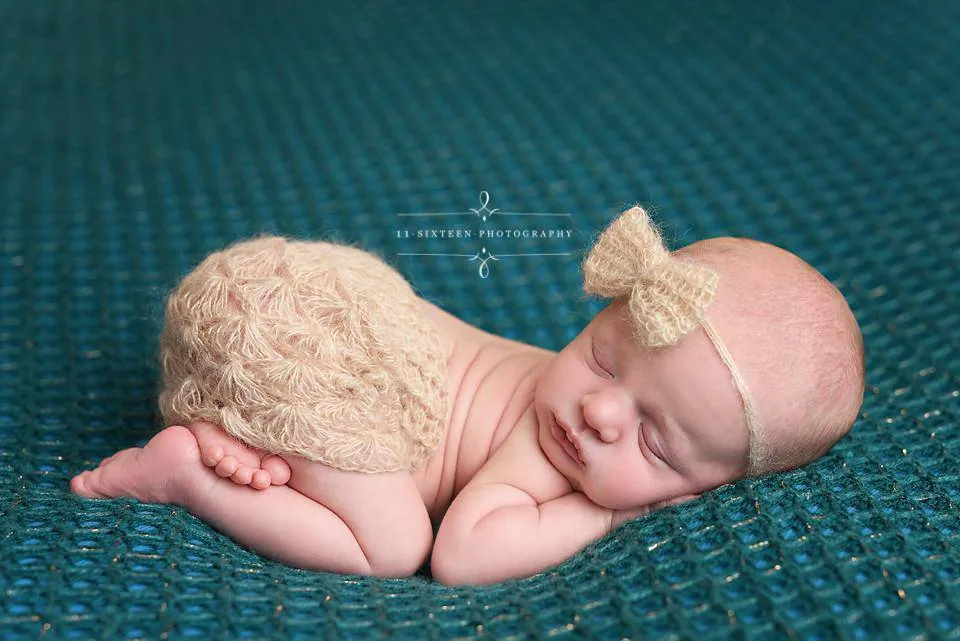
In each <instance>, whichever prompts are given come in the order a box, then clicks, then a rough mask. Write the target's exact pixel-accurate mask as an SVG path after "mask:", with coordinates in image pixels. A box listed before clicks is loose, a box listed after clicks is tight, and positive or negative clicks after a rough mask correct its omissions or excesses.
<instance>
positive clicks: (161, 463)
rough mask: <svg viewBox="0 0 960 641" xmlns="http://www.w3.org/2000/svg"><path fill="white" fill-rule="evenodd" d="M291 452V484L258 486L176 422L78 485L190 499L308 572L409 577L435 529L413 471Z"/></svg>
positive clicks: (199, 510)
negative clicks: (238, 479)
mask: <svg viewBox="0 0 960 641" xmlns="http://www.w3.org/2000/svg"><path fill="white" fill-rule="evenodd" d="M283 458H284V460H286V461H287V463H288V464H289V465H290V470H291V476H290V480H289V482H288V483H287V485H276V486H270V487H267V488H266V489H262V490H256V489H252V488H250V487H246V486H244V485H239V484H237V483H234V482H233V481H232V480H230V479H225V478H221V477H220V476H218V475H217V473H216V472H215V471H214V470H213V469H212V468H210V467H207V466H206V465H204V464H203V462H202V461H201V459H200V448H199V446H198V443H197V439H196V437H195V436H194V435H193V434H192V433H191V432H190V430H188V429H187V428H185V427H180V426H174V427H168V428H167V429H165V430H164V431H162V432H160V433H159V434H157V435H156V436H155V437H153V439H151V440H150V442H149V443H147V445H146V446H145V447H144V448H142V449H141V448H131V449H128V450H123V451H122V452H118V453H117V454H115V455H113V456H111V457H110V458H107V459H105V460H104V461H103V462H102V463H101V464H100V466H99V467H98V468H97V469H96V470H93V471H89V472H82V473H81V474H78V475H77V476H76V477H74V478H73V480H72V481H71V482H70V488H71V489H72V490H73V491H74V492H75V493H77V494H79V495H81V496H85V497H87V498H101V499H102V498H114V497H120V496H130V497H133V498H136V499H138V500H139V501H142V502H145V503H170V504H175V505H181V506H183V507H185V508H186V509H188V510H189V511H190V512H191V513H192V514H194V515H195V516H197V517H199V518H201V519H203V520H204V521H206V522H208V523H210V524H211V525H213V526H214V527H216V528H217V529H218V530H220V531H221V532H224V533H225V534H227V535H228V536H230V537H231V538H233V539H234V540H236V541H237V542H238V543H240V544H241V545H244V546H246V547H249V548H252V549H253V550H256V551H257V552H259V553H260V554H262V555H264V556H266V557H269V558H272V559H275V560H277V561H280V562H281V563H285V564H287V565H292V566H295V567H299V568H303V569H307V570H318V571H325V572H338V573H342V574H373V575H376V576H381V577H402V576H409V575H411V574H413V573H414V572H416V571H417V569H418V568H419V567H420V566H421V565H422V563H423V562H424V561H425V560H426V557H427V555H428V554H429V553H430V548H431V547H432V544H433V530H432V527H431V524H430V518H429V516H428V515H427V511H426V507H425V506H424V504H423V500H422V498H421V496H420V494H419V492H418V490H417V487H416V485H415V483H414V481H413V478H412V476H411V475H410V473H409V472H397V473H384V474H362V473H357V472H343V471H340V470H335V469H333V468H330V467H327V466H325V465H322V464H320V463H314V462H311V461H308V460H306V459H303V458H300V457H296V456H290V457H287V456H284V457H283Z"/></svg>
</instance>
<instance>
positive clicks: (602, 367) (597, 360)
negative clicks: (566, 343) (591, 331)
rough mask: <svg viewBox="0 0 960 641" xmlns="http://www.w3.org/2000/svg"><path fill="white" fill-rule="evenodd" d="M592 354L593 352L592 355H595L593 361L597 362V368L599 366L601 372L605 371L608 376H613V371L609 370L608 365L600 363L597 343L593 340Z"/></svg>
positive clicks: (591, 344)
mask: <svg viewBox="0 0 960 641" xmlns="http://www.w3.org/2000/svg"><path fill="white" fill-rule="evenodd" d="M590 354H591V356H593V362H594V363H596V365H597V368H598V369H599V370H600V371H601V372H603V373H604V374H606V375H607V376H609V377H610V378H613V373H611V372H610V370H608V369H607V368H606V367H604V366H603V365H602V364H601V363H600V359H599V358H597V344H596V343H594V342H593V341H590Z"/></svg>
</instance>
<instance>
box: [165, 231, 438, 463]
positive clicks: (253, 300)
mask: <svg viewBox="0 0 960 641" xmlns="http://www.w3.org/2000/svg"><path fill="white" fill-rule="evenodd" d="M160 361H161V367H162V383H161V384H162V389H161V392H160V397H159V404H160V411H161V413H162V414H163V417H164V420H165V421H166V423H167V425H174V424H183V425H187V424H189V423H191V422H193V421H197V420H206V421H210V422H213V423H216V424H218V425H221V426H222V427H223V428H224V429H225V430H226V431H227V432H229V433H230V434H231V435H233V436H234V437H236V438H237V439H238V440H240V441H241V442H243V443H245V444H247V445H249V446H252V447H256V448H261V449H264V450H267V451H269V452H273V453H277V454H283V453H288V454H296V455H299V456H302V457H305V458H308V459H310V460H313V461H319V462H321V463H324V464H326V465H329V466H331V467H335V468H339V469H342V470H348V471H359V472H393V471H400V470H414V469H416V468H418V467H419V466H420V465H422V464H423V463H424V462H425V461H426V459H427V458H428V457H429V455H430V454H431V452H432V451H433V450H434V449H435V448H436V447H437V445H438V444H439V443H440V441H441V440H442V438H443V432H444V430H445V428H446V424H447V418H448V411H449V399H448V393H447V387H446V362H445V357H444V354H443V349H442V345H441V341H440V336H439V333H438V332H437V329H436V327H434V326H433V324H432V323H431V322H430V320H429V319H428V318H427V317H426V315H425V314H424V313H423V311H422V308H421V307H420V304H419V303H418V298H417V296H416V294H415V293H414V292H413V289H412V288H411V287H410V285H409V283H407V281H406V280H405V279H404V278H403V277H402V276H401V275H400V274H399V273H398V272H397V271H396V270H395V269H393V268H392V267H390V266H389V265H387V264H386V263H385V262H384V261H383V260H382V259H381V258H379V257H378V256H376V255H375V254H373V253H371V252H367V251H363V250H360V249H356V248H354V247H350V246H347V245H342V244H336V243H329V242H322V241H297V240H292V239H287V238H282V237H276V236H264V237H260V238H255V239H251V240H245V241H241V242H237V243H235V244H233V245H230V246H229V247H227V248H226V249H223V250H222V251H218V252H215V253H213V254H211V255H210V256H208V257H207V258H206V259H204V260H203V262H201V263H200V265H198V266H197V267H196V269H194V270H193V271H192V272H190V273H189V274H187V275H186V276H185V277H184V278H183V280H182V281H181V282H180V283H179V284H178V285H177V287H176V288H175V289H174V290H173V291H172V292H171V293H170V295H169V296H168V298H167V301H166V309H165V317H164V327H163V331H162V333H161V336H160Z"/></svg>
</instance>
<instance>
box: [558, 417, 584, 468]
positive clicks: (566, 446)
mask: <svg viewBox="0 0 960 641" xmlns="http://www.w3.org/2000/svg"><path fill="white" fill-rule="evenodd" d="M553 424H554V426H555V431H554V438H556V439H557V442H558V443H560V447H562V448H563V450H564V451H565V452H566V453H567V455H568V456H569V457H570V458H572V459H573V460H575V461H576V462H578V463H579V464H580V465H585V463H584V461H583V453H582V452H581V451H580V447H579V446H578V445H577V442H576V441H574V440H573V438H571V437H570V431H569V430H568V429H567V428H565V427H564V426H563V425H561V424H560V422H559V421H558V420H557V417H556V416H554V417H553Z"/></svg>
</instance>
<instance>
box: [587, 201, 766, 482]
mask: <svg viewBox="0 0 960 641" xmlns="http://www.w3.org/2000/svg"><path fill="white" fill-rule="evenodd" d="M719 279H720V278H719V276H718V275H717V273H716V272H714V271H713V270H710V269H707V268H706V267H702V266H699V265H695V264H693V263H688V262H683V261H679V260H677V259H675V258H674V257H673V256H671V254H670V252H669V251H668V250H667V248H666V247H665V246H664V244H663V240H662V238H661V237H660V233H659V232H658V231H657V229H656V227H654V225H653V224H652V223H651V222H650V218H649V216H648V215H647V212H646V211H644V210H643V209H642V208H641V207H633V208H632V209H629V210H628V211H625V212H624V213H623V214H621V215H620V216H619V217H618V218H617V219H616V220H614V221H613V222H612V223H610V225H608V226H607V228H606V229H605V230H604V231H603V233H602V234H601V235H600V238H599V239H597V242H596V244H594V246H593V248H592V249H591V250H590V254H589V255H588V256H587V259H586V261H585V262H584V264H583V289H584V291H586V292H587V293H588V294H592V295H594V296H601V297H604V298H619V297H621V296H626V297H628V306H629V309H630V318H631V320H632V321H633V325H634V330H635V335H636V338H637V341H638V343H639V344H640V345H641V346H644V347H663V346H667V345H674V344H676V343H677V342H678V341H679V340H680V339H681V338H683V337H684V336H686V335H687V334H689V333H690V332H691V331H693V330H694V329H696V327H697V326H698V325H702V326H703V329H704V331H705V332H706V334H707V336H708V337H709V338H710V342H711V343H713V346H714V348H715V349H716V350H717V353H718V354H719V355H720V358H721V360H723V362H724V364H725V365H726V366H727V369H729V370H730V374H731V376H732V377H733V383H734V385H735V386H736V388H737V392H738V393H739V394H740V399H741V401H742V402H743V410H744V415H745V417H746V421H747V429H748V430H749V433H750V464H749V465H750V467H749V470H748V475H751V476H752V475H754V474H758V473H761V472H762V470H763V469H764V466H765V465H766V462H767V457H768V455H769V453H768V451H767V446H766V442H765V440H764V438H763V433H762V431H761V426H760V419H759V416H758V415H757V411H756V407H755V405H754V403H753V397H752V396H751V394H750V390H749V388H748V387H747V383H746V381H745V380H744V378H743V375H742V374H741V373H740V370H739V368H737V365H736V363H735V362H734V360H733V357H732V356H731V355H730V352H729V350H727V348H726V346H725V345H724V343H723V341H722V340H721V339H720V336H719V334H717V331H716V329H714V327H713V325H712V324H711V323H710V321H709V319H708V318H707V314H706V310H707V307H708V306H709V305H710V303H711V302H712V301H713V298H714V295H715V294H716V290H717V283H718V282H719Z"/></svg>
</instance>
